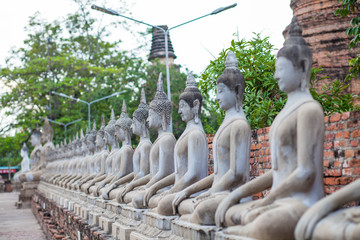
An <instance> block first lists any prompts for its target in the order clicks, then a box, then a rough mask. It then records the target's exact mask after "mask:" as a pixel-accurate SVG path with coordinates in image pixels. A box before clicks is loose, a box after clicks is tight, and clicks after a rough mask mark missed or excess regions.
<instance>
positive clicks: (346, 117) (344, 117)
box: [341, 112, 350, 120]
mask: <svg viewBox="0 0 360 240" xmlns="http://www.w3.org/2000/svg"><path fill="white" fill-rule="evenodd" d="M349 118H350V112H345V113H342V114H341V119H342V120H348V119H349Z"/></svg>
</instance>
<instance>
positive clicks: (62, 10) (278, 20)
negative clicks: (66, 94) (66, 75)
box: [0, 0, 292, 74]
mask: <svg viewBox="0 0 360 240" xmlns="http://www.w3.org/2000/svg"><path fill="white" fill-rule="evenodd" d="M0 1H1V3H2V4H1V7H0V32H1V33H2V34H1V38H0V46H1V47H0V65H2V66H4V63H5V61H4V59H5V57H6V56H9V50H10V49H11V47H13V46H15V47H21V46H22V44H23V40H24V39H25V38H26V33H25V31H24V27H25V26H26V25H27V23H28V19H29V16H33V15H34V13H35V12H36V11H39V12H40V14H41V16H42V17H43V18H45V19H48V20H49V21H53V20H55V19H57V18H59V17H65V16H66V15H67V14H68V13H71V12H74V11H76V10H77V5H76V4H75V3H74V2H73V1H72V0H11V1H10V0H0ZM95 3H96V4H97V5H100V6H102V5H103V4H104V0H99V1H96V2H95ZM126 3H127V5H128V6H129V10H130V12H131V13H132V17H133V18H135V19H139V20H142V21H144V22H147V23H150V24H152V25H164V24H167V25H168V26H169V27H172V26H175V25H177V24H180V23H183V22H186V21H188V20H191V19H193V18H197V17H199V16H202V15H205V14H207V13H209V12H212V11H213V10H215V9H217V8H219V7H223V6H228V5H230V4H232V3H237V4H238V5H237V6H236V7H235V8H233V9H230V10H227V11H225V12H222V13H219V14H218V15H212V16H208V17H205V18H203V19H200V20H198V21H195V22H192V23H189V24H187V25H184V26H181V27H179V28H176V29H173V30H171V31H170V38H171V41H172V44H173V47H174V50H175V54H176V55H177V59H176V60H175V63H176V64H181V65H182V66H185V67H188V68H189V69H190V70H192V71H194V73H197V74H199V73H200V72H201V71H202V70H204V69H205V67H206V66H207V65H208V64H209V61H210V60H211V59H213V57H212V56H211V54H213V55H214V56H217V55H218V53H219V52H220V51H221V50H222V49H223V48H226V47H228V46H229V45H230V41H231V40H232V39H233V38H234V37H233V34H234V33H236V32H238V33H239V35H240V38H246V39H250V38H251V37H252V36H253V34H252V33H253V32H257V33H258V32H261V33H262V34H263V36H269V37H270V42H271V43H272V44H274V45H275V46H276V47H277V48H280V47H281V46H282V43H283V41H284V40H283V36H282V31H283V30H284V29H285V27H286V26H287V25H288V24H289V23H290V21H291V18H292V11H291V9H290V6H289V4H290V0H276V1H269V0H256V1H249V0H181V1H173V0H151V1H149V0H130V1H129V0H128V1H126ZM105 6H106V7H108V8H113V9H114V10H120V7H121V3H119V1H113V0H112V1H110V0H108V3H105ZM92 11H93V13H94V16H95V17H99V18H100V17H103V20H104V21H109V22H111V21H114V20H116V18H117V17H115V16H111V15H103V14H102V13H100V12H97V11H94V10H92ZM146 28H147V26H145V25H137V26H135V27H134V29H135V30H136V31H145V30H146ZM112 37H113V38H114V39H115V38H120V39H121V40H123V42H124V45H123V47H124V48H127V49H133V48H135V47H136V46H137V44H138V43H139V41H141V39H140V40H139V39H136V36H134V35H130V34H126V33H124V32H123V31H121V30H120V29H115V30H114V31H113V34H112ZM149 40H150V39H149ZM150 46H151V45H150V44H149V47H150ZM209 52H210V53H211V54H210V53H209ZM143 54H144V55H146V54H149V52H146V53H143Z"/></svg>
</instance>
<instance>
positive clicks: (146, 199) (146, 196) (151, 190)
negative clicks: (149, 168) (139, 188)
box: [143, 186, 156, 206]
mask: <svg viewBox="0 0 360 240" xmlns="http://www.w3.org/2000/svg"><path fill="white" fill-rule="evenodd" d="M155 193H156V189H155V188H154V187H153V186H151V187H149V188H148V189H146V191H145V194H144V198H143V205H144V206H148V203H149V201H150V198H151V197H152V196H153V195H154V194H155Z"/></svg>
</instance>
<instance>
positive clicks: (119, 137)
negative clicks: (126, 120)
mask: <svg viewBox="0 0 360 240" xmlns="http://www.w3.org/2000/svg"><path fill="white" fill-rule="evenodd" d="M115 139H116V141H124V140H125V131H124V130H123V129H122V128H121V127H120V126H118V125H116V126H115Z"/></svg>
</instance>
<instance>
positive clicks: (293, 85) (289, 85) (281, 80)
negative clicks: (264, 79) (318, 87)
mask: <svg viewBox="0 0 360 240" xmlns="http://www.w3.org/2000/svg"><path fill="white" fill-rule="evenodd" d="M304 73H305V72H304V71H302V69H301V68H296V67H295V66H294V65H293V63H292V62H291V61H290V60H289V59H287V58H285V57H279V58H278V59H277V60H276V65H275V74H274V77H275V79H276V80H278V85H279V88H280V90H281V91H283V92H285V93H290V92H292V91H294V90H297V89H299V88H300V87H301V82H302V79H303V76H304Z"/></svg>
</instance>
